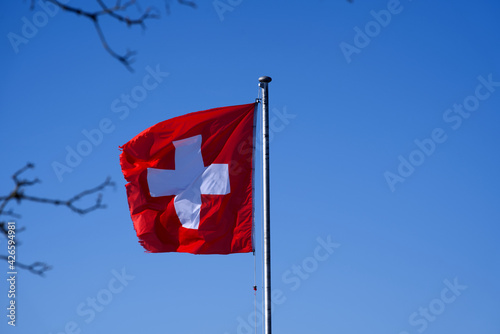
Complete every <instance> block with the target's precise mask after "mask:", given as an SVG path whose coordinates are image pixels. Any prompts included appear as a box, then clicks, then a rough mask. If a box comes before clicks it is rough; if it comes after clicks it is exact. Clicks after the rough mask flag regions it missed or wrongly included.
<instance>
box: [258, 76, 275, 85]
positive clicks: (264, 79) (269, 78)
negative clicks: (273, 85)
mask: <svg viewBox="0 0 500 334" xmlns="http://www.w3.org/2000/svg"><path fill="white" fill-rule="evenodd" d="M271 80H273V79H271V77H266V76H263V77H260V78H259V82H266V83H267V82H271Z"/></svg>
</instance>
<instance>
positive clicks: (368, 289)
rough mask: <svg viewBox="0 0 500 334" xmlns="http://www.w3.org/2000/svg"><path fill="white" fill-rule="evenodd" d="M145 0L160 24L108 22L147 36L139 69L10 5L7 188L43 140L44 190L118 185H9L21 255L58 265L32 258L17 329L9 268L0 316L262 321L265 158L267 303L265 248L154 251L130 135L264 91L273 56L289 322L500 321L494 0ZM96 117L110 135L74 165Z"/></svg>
mask: <svg viewBox="0 0 500 334" xmlns="http://www.w3.org/2000/svg"><path fill="white" fill-rule="evenodd" d="M88 3H89V1H78V0H71V1H69V2H68V4H71V5H73V6H76V7H78V6H81V7H84V8H87V7H86V6H95V5H89V4H88ZM91 3H92V2H91ZM148 3H149V4H153V5H156V6H158V8H159V11H160V12H161V14H162V17H161V19H159V20H151V21H149V22H148V25H147V29H146V30H144V31H143V30H141V29H140V28H137V27H133V28H130V29H128V28H125V27H122V26H120V25H118V24H116V23H115V22H113V21H112V20H105V22H103V28H104V31H105V33H106V36H107V38H108V41H109V43H110V45H111V46H112V47H113V48H114V49H115V50H116V51H118V52H119V53H123V52H125V51H126V50H127V49H131V50H136V51H137V52H138V54H137V56H136V57H135V58H136V61H135V63H133V65H132V66H133V68H134V72H133V73H131V72H129V71H127V70H126V69H125V68H124V66H123V65H121V64H120V63H119V62H117V61H116V60H115V59H113V58H112V57H110V56H109V55H108V54H107V53H106V52H105V51H104V49H103V48H102V47H101V45H100V42H99V39H98V37H97V35H96V33H95V31H94V29H93V27H92V24H91V23H90V22H89V21H88V20H85V19H83V18H81V17H76V16H75V15H72V14H69V13H65V12H58V13H55V14H53V15H52V16H50V15H47V14H45V15H44V14H43V13H44V12H43V11H42V9H41V8H40V7H39V6H36V7H35V9H34V10H33V11H30V10H29V2H26V1H25V2H22V1H21V2H9V3H8V4H5V5H4V10H3V11H2V13H1V14H0V17H1V20H0V29H1V32H0V34H1V35H2V36H4V37H3V38H2V39H1V42H0V48H1V51H0V59H1V62H0V72H1V75H2V80H1V81H0V94H1V99H0V129H1V131H0V143H1V148H2V156H3V157H4V158H3V163H2V166H1V169H0V171H1V174H0V188H1V189H2V192H1V193H0V194H1V195H6V194H8V193H9V191H11V189H12V186H13V183H12V180H11V178H10V176H11V175H12V174H13V173H14V172H15V171H16V170H18V169H19V168H20V167H22V166H24V165H25V164H26V162H28V161H30V162H33V163H34V164H35V165H36V168H35V169H34V170H32V171H29V172H27V173H26V175H25V176H26V177H38V178H40V179H41V180H42V181H43V182H42V183H41V184H38V185H36V186H34V187H31V188H30V189H29V190H27V192H29V193H30V194H32V195H38V196H45V197H50V198H63V199H64V198H69V197H71V196H72V195H74V194H76V193H78V192H79V191H81V190H84V189H87V188H89V187H93V186H95V185H97V184H99V183H101V182H102V181H104V179H105V178H106V177H107V176H110V177H111V178H112V180H113V181H114V182H115V183H116V187H115V189H111V188H110V189H106V190H105V191H104V192H103V196H104V197H103V201H104V203H105V204H106V205H107V209H105V210H98V211H94V212H91V213H89V214H87V215H84V216H80V215H77V214H75V213H74V212H71V211H69V210H68V209H67V208H64V207H53V206H49V205H42V204H39V203H27V202H23V203H22V204H21V205H16V204H13V205H12V209H14V210H15V211H17V212H18V213H20V214H22V218H20V219H16V224H17V227H18V228H21V227H26V230H25V231H24V232H22V233H19V235H18V240H19V241H21V242H22V245H21V246H20V247H19V248H18V249H17V255H18V258H17V259H18V261H20V262H24V263H32V262H34V261H45V262H47V263H49V264H51V265H52V266H53V269H52V270H51V271H49V272H47V274H46V277H44V278H41V277H38V276H36V275H33V274H30V273H28V272H26V271H21V270H20V271H19V273H18V275H17V280H16V286H17V291H16V292H17V294H16V305H17V309H16V312H17V313H16V314H17V318H16V327H15V328H13V327H12V326H9V325H8V324H7V320H8V319H7V317H6V314H7V310H6V307H7V306H8V303H9V298H8V297H7V292H8V285H7V283H6V279H2V280H1V283H0V305H1V309H2V310H3V311H1V312H0V315H1V317H0V319H3V320H2V321H0V332H2V333H43V334H49V333H52V334H56V333H57V334H59V333H93V334H100V333H217V334H219V333H220V334H226V333H227V334H234V333H238V334H240V333H245V334H246V333H253V332H254V320H255V318H257V323H258V324H259V322H260V316H259V315H260V312H259V307H260V303H261V296H260V293H261V291H262V289H261V286H262V280H261V270H260V265H261V251H260V243H261V242H260V226H261V219H260V217H261V214H260V209H261V208H260V204H259V203H260V193H259V191H260V190H261V186H260V183H259V182H260V175H259V173H257V183H256V190H257V193H256V197H257V201H256V202H257V205H256V208H255V212H256V221H255V223H256V230H257V240H256V246H257V255H256V262H257V285H258V286H259V289H258V296H257V301H258V304H259V305H257V313H254V294H253V289H252V286H253V284H254V258H253V256H252V255H251V254H239V255H229V256H195V255H190V254H175V253H162V254H146V253H144V251H143V249H142V247H141V246H140V245H139V243H138V240H137V237H136V235H135V231H134V229H133V226H132V222H131V219H130V216H129V211H128V205H127V199H126V194H125V188H124V185H125V180H124V179H123V176H122V174H121V170H120V165H119V153H120V152H119V150H118V146H119V145H123V144H124V143H125V142H127V141H128V140H130V139H131V138H132V137H133V136H135V135H136V134H138V133H139V132H140V131H142V130H144V129H146V128H147V127H149V126H151V125H153V124H155V123H157V122H160V121H162V120H165V119H168V118H171V117H175V116H178V115H182V114H186V113H189V112H193V111H197V110H204V109H209V108H214V107H219V106H226V105H237V104H245V103H251V102H253V101H254V100H255V98H256V97H257V93H258V87H257V84H258V80H257V79H258V77H259V76H261V75H268V76H271V77H272V78H273V81H272V83H271V84H270V87H269V89H270V109H271V120H272V122H273V124H274V127H273V128H272V129H271V131H272V142H271V178H272V179H271V191H272V197H271V200H272V209H271V216H272V222H271V224H272V256H273V258H272V270H273V278H272V283H273V290H274V294H275V304H274V315H273V328H274V331H275V332H277V333H285V332H286V333H368V332H369V333H377V334H378V333H380V334H382V333H384V334H387V333H389V334H391V333H393V334H414V333H426V334H432V333H457V334H465V333H471V332H476V333H484V334H489V333H491V334H498V333H499V331H500V320H499V317H498V314H499V312H500V302H499V300H500V286H499V284H498V278H499V275H500V270H499V264H500V263H499V261H500V260H499V259H500V248H499V247H498V235H499V232H500V229H499V227H498V224H499V222H500V205H499V204H500V203H499V202H500V190H499V188H500V176H499V173H498V170H500V158H499V155H498V148H497V147H498V145H499V144H500V135H499V131H498V124H500V115H499V110H500V68H499V65H500V61H499V60H498V51H499V47H498V45H500V44H499V42H500V41H499V37H498V34H497V32H498V31H499V29H500V21H499V20H498V12H499V9H500V5H499V4H498V3H497V2H496V1H491V0H488V1H487V0H480V1H475V2H470V1H463V0H459V1H454V2H453V4H451V3H444V2H432V3H431V2H429V1H422V0H414V1H411V0H401V1H395V0H390V1H386V0H383V1H378V0H377V1H370V3H368V4H367V3H363V2H361V1H354V2H353V3H348V2H347V1H341V0H337V1H324V0H314V1H307V2H306V1H283V0H281V1H273V2H272V3H268V2H266V1H261V0H259V1H245V0H242V1H229V0H220V1H218V2H217V1H207V2H203V3H202V2H201V1H200V2H199V6H198V8H197V9H192V8H189V7H187V6H181V5H178V4H176V3H175V2H174V1H172V3H171V7H170V10H171V12H170V14H169V15H167V14H166V13H165V11H164V8H163V2H162V1H156V2H155V1H151V2H148ZM221 3H222V4H225V5H226V7H224V8H226V11H221V9H219V12H218V10H217V8H216V5H219V6H222V5H221ZM142 4H143V6H144V7H146V5H147V3H146V1H144V2H142ZM219 8H222V7H219ZM130 13H131V15H132V14H133V13H134V11H133V10H132V9H131V12H130ZM45 19H46V20H45ZM34 20H35V21H36V20H38V21H36V22H38V25H39V26H38V27H36V32H35V31H29V28H23V27H24V25H26V24H27V23H26V22H29V23H33V22H34ZM29 23H28V24H29ZM23 29H24V32H23ZM26 29H28V30H26ZM23 33H24V34H25V35H26V34H28V36H29V37H23V38H25V40H23V41H24V42H23V43H17V44H16V43H15V42H14V43H13V42H12V36H13V34H16V35H17V36H23ZM9 36H10V37H9ZM16 51H17V52H16ZM152 73H154V74H152ZM151 78H154V80H151ZM145 82H146V84H145ZM145 86H148V87H149V88H151V89H149V88H148V89H145V88H144V87H145ZM153 86H154V87H153ZM144 92H145V94H144ZM141 94H142V95H141ZM127 96H129V97H128V98H127ZM127 99H129V100H127ZM127 101H128V102H127ZM95 129H100V131H101V132H102V140H99V141H96V144H95V145H92V147H91V148H90V149H89V153H88V154H87V155H86V156H83V157H81V159H80V160H78V159H77V160H74V161H72V164H73V165H72V166H69V165H68V163H67V161H66V159H67V156H68V152H69V151H71V150H77V149H78V147H79V146H78V145H80V146H81V145H84V144H81V143H82V141H85V140H86V137H85V133H88V132H91V131H93V130H95ZM258 152H259V151H258ZM260 161H261V160H260V157H258V158H257V163H258V164H260ZM57 164H61V165H65V166H67V167H68V170H65V172H64V173H62V174H61V173H57V172H55V171H54V165H57ZM69 169H71V171H69ZM257 170H259V168H258V167H257ZM89 203H91V199H90V202H84V203H82V205H85V204H89ZM6 247H7V245H6V240H2V241H1V242H0V254H5V253H6V249H7V248H6ZM0 267H1V268H3V269H1V270H0V273H2V274H1V275H2V277H4V278H6V277H7V265H6V263H4V264H1V263H0ZM256 314H257V317H256ZM258 330H259V331H260V327H259V328H258Z"/></svg>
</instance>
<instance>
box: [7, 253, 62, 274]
mask: <svg viewBox="0 0 500 334" xmlns="http://www.w3.org/2000/svg"><path fill="white" fill-rule="evenodd" d="M0 259H3V260H5V261H8V260H9V258H8V256H6V255H0ZM16 267H19V268H21V269H26V270H29V271H30V272H32V273H33V274H35V275H39V276H44V275H45V272H46V271H47V270H50V269H52V267H51V266H49V265H48V264H46V263H45V262H33V263H32V264H29V265H28V264H24V263H20V262H17V261H16Z"/></svg>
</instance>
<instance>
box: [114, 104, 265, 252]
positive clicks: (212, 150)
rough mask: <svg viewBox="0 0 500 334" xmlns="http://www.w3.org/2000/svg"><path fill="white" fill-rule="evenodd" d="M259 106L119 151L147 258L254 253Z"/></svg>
mask: <svg viewBox="0 0 500 334" xmlns="http://www.w3.org/2000/svg"><path fill="white" fill-rule="evenodd" d="M255 107H256V104H255V103H251V104H245V105H239V106H231V107H222V108H215V109H210V110H205V111H199V112H194V113H190V114H187V115H183V116H179V117H175V118H172V119H169V120H166V121H163V122H160V123H158V124H156V125H153V126H152V127H150V128H148V129H146V130H144V131H142V132H141V133H139V134H138V135H137V136H135V137H134V138H132V139H131V140H130V141H129V142H128V143H126V144H125V145H123V146H121V147H120V148H121V149H122V153H121V155H120V164H121V167H122V172H123V175H124V177H125V179H126V180H127V181H128V183H127V184H126V189H127V198H128V204H129V208H130V214H131V217H132V221H133V223H134V228H135V231H136V233H137V236H138V237H139V241H140V243H141V245H142V246H143V247H144V248H145V249H146V250H147V251H148V252H153V253H156V252H186V253H193V254H230V253H244V252H252V251H253V244H252V230H253V153H254V135H255Z"/></svg>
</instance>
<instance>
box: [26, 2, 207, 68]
mask: <svg viewBox="0 0 500 334" xmlns="http://www.w3.org/2000/svg"><path fill="white" fill-rule="evenodd" d="M42 1H46V2H50V3H52V4H53V5H55V6H57V7H59V8H60V9H62V10H63V11H65V12H69V13H73V14H75V15H78V16H82V17H85V18H87V19H89V20H90V21H92V23H93V25H94V28H95V30H96V32H97V35H98V37H99V39H100V41H101V44H102V46H103V47H104V49H105V50H106V52H108V53H109V54H110V55H111V56H112V57H113V58H115V59H117V60H118V61H119V62H120V63H122V64H123V65H124V66H125V67H126V68H127V69H128V70H129V71H131V72H133V71H134V70H133V68H132V66H131V64H132V63H133V58H132V57H133V56H135V55H136V54H137V52H135V51H130V50H127V51H126V52H124V53H122V54H120V53H118V52H116V51H115V50H114V49H113V48H112V47H111V46H110V45H109V43H108V41H107V38H106V36H105V34H104V31H103V29H102V27H101V21H100V20H101V18H102V17H104V16H109V17H111V18H113V19H115V20H116V21H118V22H119V23H123V24H124V25H126V26H127V27H131V26H140V27H141V28H142V29H146V20H149V19H158V18H160V11H159V10H158V9H156V8H155V7H153V6H149V7H147V8H146V9H145V10H141V9H140V7H139V5H138V3H137V2H136V1H135V0H129V1H126V2H123V3H122V1H121V0H115V4H114V6H111V7H110V6H108V5H106V4H105V3H104V1H103V0H95V1H96V3H97V4H98V5H99V7H100V8H101V9H100V10H95V11H90V10H84V9H82V8H77V7H73V6H69V5H66V4H64V3H62V2H60V0H42ZM177 2H178V3H179V4H181V5H185V6H189V7H192V8H196V7H197V5H196V3H195V2H194V1H188V0H177ZM133 5H135V7H136V8H137V9H138V11H139V14H138V17H137V18H130V17H129V16H127V11H128V9H129V8H130V7H132V6H133ZM35 6H36V2H35V0H31V4H30V9H31V10H33V9H34V8H35ZM165 8H166V10H167V13H169V12H170V5H169V1H168V0H165Z"/></svg>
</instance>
